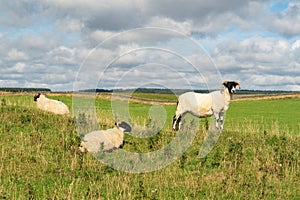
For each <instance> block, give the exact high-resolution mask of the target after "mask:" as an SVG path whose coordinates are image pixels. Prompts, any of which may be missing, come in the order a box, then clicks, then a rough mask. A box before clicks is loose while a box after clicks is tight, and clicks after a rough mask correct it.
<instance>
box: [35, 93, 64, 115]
mask: <svg viewBox="0 0 300 200" xmlns="http://www.w3.org/2000/svg"><path fill="white" fill-rule="evenodd" d="M33 100H34V101H36V106H37V108H38V109H41V110H44V111H48V112H52V113H55V114H60V115H69V114H70V111H69V108H68V106H67V105H66V104H64V103H63V102H61V101H57V100H54V99H48V98H47V97H46V96H45V95H43V94H41V93H38V94H37V95H35V96H34V98H33Z"/></svg>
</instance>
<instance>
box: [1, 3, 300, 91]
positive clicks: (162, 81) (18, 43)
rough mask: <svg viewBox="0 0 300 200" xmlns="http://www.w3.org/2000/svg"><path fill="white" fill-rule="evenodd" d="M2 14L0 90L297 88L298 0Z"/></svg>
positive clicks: (5, 9) (38, 6)
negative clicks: (227, 84) (231, 84)
mask: <svg viewBox="0 0 300 200" xmlns="http://www.w3.org/2000/svg"><path fill="white" fill-rule="evenodd" d="M0 12H1V13H2V14H1V16H0V40H1V46H0V87H47V88H50V89H51V90H53V91H72V90H74V89H76V87H82V88H84V87H103V88H110V89H113V88H115V87H124V88H128V87H131V88H138V87H141V85H142V86H143V87H145V86H147V85H149V86H151V85H161V86H162V87H166V88H191V89H207V88H208V89H215V88H219V85H220V82H222V81H223V80H237V81H239V82H240V83H241V86H242V88H244V89H261V90H269V89H270V90H294V91H300V24H299V23H298V22H299V21H300V3H299V2H298V1H272V0H268V1H253V0H245V1H238V0H229V1H217V0H211V1H205V0H178V1H176V4H174V2H173V1H167V0H151V1H150V0H129V1H125V2H124V1H120V0H113V1H111V0H101V1H96V0H88V1H71V0H41V1H37V0H32V1H22V0H21V1H17V0H12V1H5V2H2V3H1V5H0ZM145 27H156V28H152V29H147V28H145ZM143 28H144V29H143ZM160 28H161V29H160ZM103 41H105V42H104V43H102V42H103ZM150 47H151V48H150ZM115 59H117V61H116V62H114V64H112V65H109V63H111V61H113V60H115ZM151 63H152V64H153V67H152V70H149V66H150V69H151ZM187 63H189V64H187ZM142 66H147V67H144V68H143V67H142ZM157 66H166V67H165V68H164V69H162V70H159V67H157ZM129 72H130V73H129ZM124 80H126V81H124ZM100 83H101V85H99V84H100ZM120 83H123V85H118V84H120ZM205 87H206V88H205Z"/></svg>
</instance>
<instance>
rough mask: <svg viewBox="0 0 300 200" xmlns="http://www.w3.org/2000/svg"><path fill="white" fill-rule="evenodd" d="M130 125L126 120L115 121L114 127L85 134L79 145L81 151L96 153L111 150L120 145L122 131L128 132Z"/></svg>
mask: <svg viewBox="0 0 300 200" xmlns="http://www.w3.org/2000/svg"><path fill="white" fill-rule="evenodd" d="M130 131H131V127H130V125H128V124H127V123H126V122H121V123H115V127H114V128H112V129H107V130H98V131H93V132H90V133H88V134H86V135H85V136H84V138H83V141H82V142H81V145H80V147H79V149H80V151H81V152H86V151H88V152H91V153H97V152H99V151H101V150H102V151H111V150H114V149H117V148H119V147H120V146H122V144H123V141H124V132H130Z"/></svg>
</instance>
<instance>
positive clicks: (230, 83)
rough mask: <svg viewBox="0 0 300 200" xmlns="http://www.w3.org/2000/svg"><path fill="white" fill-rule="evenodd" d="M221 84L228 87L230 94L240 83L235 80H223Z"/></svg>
mask: <svg viewBox="0 0 300 200" xmlns="http://www.w3.org/2000/svg"><path fill="white" fill-rule="evenodd" d="M223 85H224V86H225V87H226V88H228V91H229V93H230V94H234V93H235V92H236V89H237V88H239V87H240V84H239V83H238V82H235V81H225V82H224V83H223Z"/></svg>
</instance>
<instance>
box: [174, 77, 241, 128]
mask: <svg viewBox="0 0 300 200" xmlns="http://www.w3.org/2000/svg"><path fill="white" fill-rule="evenodd" d="M222 85H223V86H224V90H221V91H214V92H211V93H207V94H200V93H195V92H187V93H184V94H182V95H180V96H179V98H178V102H177V109H176V114H175V116H174V117H173V130H179V129H180V126H181V120H182V118H183V117H184V115H185V114H187V113H190V114H192V115H194V116H196V117H199V118H205V117H210V116H212V115H214V117H215V119H216V128H217V129H219V123H220V129H221V130H222V129H223V115H224V113H225V111H226V110H227V109H228V107H229V103H230V99H231V95H232V94H233V93H235V92H236V88H240V84H239V83H238V82H235V81H224V82H223V84H222Z"/></svg>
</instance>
